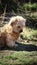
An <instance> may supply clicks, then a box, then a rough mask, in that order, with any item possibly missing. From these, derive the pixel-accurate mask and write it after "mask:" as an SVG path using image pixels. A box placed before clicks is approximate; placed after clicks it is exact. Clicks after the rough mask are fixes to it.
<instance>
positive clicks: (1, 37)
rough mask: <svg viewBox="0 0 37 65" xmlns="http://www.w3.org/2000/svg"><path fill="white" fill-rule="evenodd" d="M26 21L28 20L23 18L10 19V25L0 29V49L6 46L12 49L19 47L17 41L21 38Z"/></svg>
mask: <svg viewBox="0 0 37 65" xmlns="http://www.w3.org/2000/svg"><path fill="white" fill-rule="evenodd" d="M25 21H26V19H24V18H23V17H22V16H15V17H12V18H11V19H10V21H9V23H8V24H6V25H4V27H3V28H1V29H0V48H2V47H3V46H4V45H5V44H6V45H8V46H9V47H11V48H12V47H15V46H17V45H16V44H15V41H17V39H18V38H19V35H20V32H22V30H23V26H25Z"/></svg>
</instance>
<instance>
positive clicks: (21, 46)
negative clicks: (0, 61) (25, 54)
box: [2, 42, 37, 51]
mask: <svg viewBox="0 0 37 65" xmlns="http://www.w3.org/2000/svg"><path fill="white" fill-rule="evenodd" d="M16 44H18V46H17V47H16V48H9V47H7V46H5V47H4V48H2V50H13V51H37V46H35V45H32V44H20V43H17V42H16Z"/></svg>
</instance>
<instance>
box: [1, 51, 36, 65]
mask: <svg viewBox="0 0 37 65" xmlns="http://www.w3.org/2000/svg"><path fill="white" fill-rule="evenodd" d="M36 56H37V53H36V52H26V51H25V52H24V51H19V52H15V53H13V54H11V55H9V54H7V55H5V54H4V55H3V54H2V55H1V57H0V64H1V65H18V64H21V65H24V64H25V65H26V64H28V65H30V64H33V63H37V57H36ZM34 58H35V59H34ZM33 59H34V60H33Z"/></svg>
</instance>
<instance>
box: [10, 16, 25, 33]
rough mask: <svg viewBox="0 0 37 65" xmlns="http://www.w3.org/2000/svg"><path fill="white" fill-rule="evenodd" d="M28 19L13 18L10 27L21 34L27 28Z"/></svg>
mask: <svg viewBox="0 0 37 65" xmlns="http://www.w3.org/2000/svg"><path fill="white" fill-rule="evenodd" d="M25 22H26V19H24V18H23V17H21V16H16V17H12V18H11V20H10V25H11V26H12V29H13V31H14V32H18V33H21V32H22V31H23V27H24V26H25Z"/></svg>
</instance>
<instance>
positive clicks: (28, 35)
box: [21, 28, 37, 40]
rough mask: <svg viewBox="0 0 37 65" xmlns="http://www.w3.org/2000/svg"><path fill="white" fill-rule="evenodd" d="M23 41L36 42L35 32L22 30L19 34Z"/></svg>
mask: <svg viewBox="0 0 37 65" xmlns="http://www.w3.org/2000/svg"><path fill="white" fill-rule="evenodd" d="M21 35H22V38H23V39H29V40H37V30H34V29H30V28H24V29H23V33H21Z"/></svg>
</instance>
